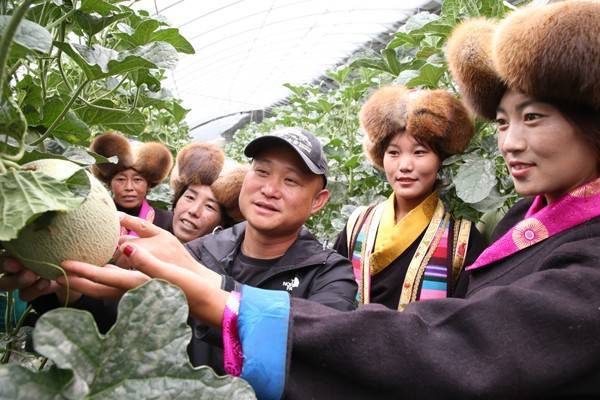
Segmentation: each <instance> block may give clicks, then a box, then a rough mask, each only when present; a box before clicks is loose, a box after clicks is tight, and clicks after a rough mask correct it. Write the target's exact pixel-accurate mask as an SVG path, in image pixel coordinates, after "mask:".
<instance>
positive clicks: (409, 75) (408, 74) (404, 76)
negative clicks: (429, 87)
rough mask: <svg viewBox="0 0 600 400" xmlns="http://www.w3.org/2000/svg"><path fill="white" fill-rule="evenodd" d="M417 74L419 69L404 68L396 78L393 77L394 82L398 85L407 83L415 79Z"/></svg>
mask: <svg viewBox="0 0 600 400" xmlns="http://www.w3.org/2000/svg"><path fill="white" fill-rule="evenodd" d="M418 76H419V71H415V70H413V69H405V70H404V71H402V72H400V73H399V74H398V76H397V77H396V79H394V83H396V84H398V85H407V84H408V82H410V81H412V80H413V79H416V78H417V77H418Z"/></svg>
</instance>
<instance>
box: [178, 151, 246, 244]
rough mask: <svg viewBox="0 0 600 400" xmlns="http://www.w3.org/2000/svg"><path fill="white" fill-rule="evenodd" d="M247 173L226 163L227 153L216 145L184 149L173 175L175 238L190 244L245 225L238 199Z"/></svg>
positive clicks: (235, 164) (242, 167)
mask: <svg viewBox="0 0 600 400" xmlns="http://www.w3.org/2000/svg"><path fill="white" fill-rule="evenodd" d="M247 170H248V168H247V167H246V166H243V165H240V164H237V163H234V162H233V161H230V160H225V155H224V154H223V150H221V149H220V148H219V147H218V146H216V145H214V144H210V143H192V144H190V145H187V146H186V147H184V148H183V149H182V150H181V151H180V152H179V154H178V155H177V162H176V163H175V168H174V169H173V173H172V174H171V187H172V188H173V190H174V192H175V197H174V200H173V234H174V235H175V236H177V238H178V239H179V240H180V241H182V242H189V241H190V240H193V239H196V238H198V237H201V236H204V235H206V234H208V233H211V232H213V231H214V230H215V229H217V228H228V227H230V226H231V225H233V224H234V223H237V222H240V221H242V220H243V219H244V218H243V216H242V214H241V212H240V208H239V205H238V198H239V195H240V189H241V187H242V182H243V181H244V176H245V175H246V172H247Z"/></svg>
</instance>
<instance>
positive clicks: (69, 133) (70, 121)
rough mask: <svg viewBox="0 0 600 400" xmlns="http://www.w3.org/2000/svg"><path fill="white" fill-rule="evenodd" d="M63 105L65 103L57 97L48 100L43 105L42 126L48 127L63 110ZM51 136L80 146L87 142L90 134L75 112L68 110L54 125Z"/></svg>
mask: <svg viewBox="0 0 600 400" xmlns="http://www.w3.org/2000/svg"><path fill="white" fill-rule="evenodd" d="M65 105H66V104H65V102H64V101H62V99H60V98H59V97H57V96H55V97H52V98H50V99H49V100H48V101H47V102H46V104H45V105H44V118H43V120H42V124H43V125H45V126H46V127H49V126H50V125H51V124H52V123H53V122H54V120H55V119H56V118H57V117H58V116H59V114H60V113H61V112H62V110H63V109H64V108H65ZM52 135H53V136H54V137H57V138H62V139H65V140H68V141H69V142H71V143H74V144H81V143H87V142H88V141H89V138H90V135H91V132H90V128H89V127H88V125H87V124H86V123H85V122H83V121H82V120H81V119H80V118H79V117H78V116H77V114H76V113H75V112H73V111H72V110H69V111H67V113H66V114H65V116H64V117H63V118H62V120H61V121H60V122H59V123H58V125H56V127H55V128H54V131H53V132H52Z"/></svg>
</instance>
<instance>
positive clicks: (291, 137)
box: [278, 131, 312, 154]
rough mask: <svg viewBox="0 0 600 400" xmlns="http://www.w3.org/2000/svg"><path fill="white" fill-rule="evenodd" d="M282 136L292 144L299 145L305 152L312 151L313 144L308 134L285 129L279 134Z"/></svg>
mask: <svg viewBox="0 0 600 400" xmlns="http://www.w3.org/2000/svg"><path fill="white" fill-rule="evenodd" d="M278 136H279V137H280V138H282V139H285V140H287V141H288V142H290V143H291V144H292V145H294V146H296V147H299V148H300V149H302V150H303V151H304V152H305V153H307V154H310V153H311V151H312V144H311V143H310V141H309V140H308V138H307V137H306V136H304V135H303V134H301V133H299V132H294V131H285V132H282V133H280V134H279V135H278Z"/></svg>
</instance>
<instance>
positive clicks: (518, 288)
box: [94, 0, 600, 399]
mask: <svg viewBox="0 0 600 400" xmlns="http://www.w3.org/2000/svg"><path fill="white" fill-rule="evenodd" d="M599 41H600V2H598V1H585V0H579V1H578V0H573V1H569V2H562V3H553V4H551V5H547V6H541V7H535V6H531V7H528V8H525V9H522V10H519V11H516V12H514V13H512V14H510V15H508V16H507V17H506V19H505V20H503V21H500V22H499V23H498V22H494V21H482V20H475V21H470V22H466V23H465V24H464V25H462V26H461V27H459V28H458V29H457V30H456V31H455V32H454V33H453V34H452V36H451V38H450V41H449V46H448V55H449V64H450V67H451V71H452V73H453V75H454V77H455V78H456V80H457V81H458V82H459V84H460V90H461V93H462V94H463V96H464V98H465V99H466V101H467V103H468V104H470V105H471V106H472V108H473V109H474V110H475V111H476V112H477V113H478V114H479V115H480V116H482V117H487V118H495V119H496V120H497V124H498V130H499V135H498V145H499V148H500V150H501V152H502V155H503V156H504V158H505V161H506V164H507V166H508V167H509V171H510V173H511V175H512V178H513V181H514V183H515V188H516V190H517V191H518V192H519V193H520V194H522V195H524V196H527V197H528V198H527V199H524V200H523V201H522V202H520V203H518V204H517V205H516V206H514V207H513V208H512V209H511V210H510V211H509V212H508V214H507V215H506V216H505V218H504V219H503V220H502V221H501V222H500V224H499V225H498V226H497V228H496V231H495V241H494V242H493V243H492V245H491V246H490V247H488V248H487V249H486V250H485V251H484V252H483V253H482V254H481V255H480V256H479V258H478V259H477V261H476V262H475V263H474V264H473V265H471V266H469V267H467V270H468V271H469V274H470V275H469V283H468V290H467V293H466V296H465V298H464V299H461V298H449V299H441V300H436V301H419V302H413V303H411V304H409V305H408V306H407V307H406V309H405V310H404V311H403V312H401V313H399V312H396V311H393V310H389V309H387V308H385V307H383V306H381V305H377V304H369V305H365V306H363V307H361V308H359V309H358V310H356V311H353V312H339V311H336V310H333V309H331V308H328V307H324V306H322V305H319V304H316V303H313V302H309V301H306V300H302V299H290V297H289V295H288V294H287V293H284V292H276V291H266V290H261V289H257V288H252V287H247V286H242V287H241V288H240V290H239V291H238V292H231V293H227V292H224V291H220V290H218V289H215V288H214V285H213V284H212V283H211V282H209V281H208V280H207V279H204V278H202V277H201V276H199V275H198V274H195V273H193V272H191V271H188V270H186V269H183V268H176V267H175V266H174V265H173V264H169V263H166V262H163V261H161V260H158V259H157V258H155V257H154V256H152V255H151V254H150V253H149V252H148V251H147V250H145V249H144V248H140V247H136V246H135V244H133V243H130V244H126V245H124V246H123V250H125V251H126V252H127V254H128V257H129V259H130V261H131V262H132V263H134V264H135V265H136V266H137V267H138V270H140V271H143V272H144V273H146V274H149V275H151V276H153V277H161V278H165V279H167V280H169V281H171V282H172V283H175V284H177V285H179V286H180V287H181V288H182V289H183V290H184V291H185V293H186V296H187V299H188V302H189V305H190V313H191V314H192V315H194V316H195V317H197V318H200V319H203V320H205V321H207V322H209V323H211V324H214V325H216V326H223V331H224V332H225V337H224V344H225V349H226V353H225V355H226V359H227V360H228V361H229V362H230V364H228V365H229V368H230V370H231V371H235V370H241V376H242V377H244V378H246V379H247V380H248V381H249V382H250V384H251V385H252V386H253V387H254V389H255V391H256V392H257V394H258V396H259V397H260V398H263V399H275V398H280V397H281V396H284V395H285V396H286V398H290V399H294V398H300V399H304V398H327V399H333V398H345V399H354V398H413V399H434V398H446V399H534V398H535V399H540V398H553V399H557V398H563V399H566V398H570V399H573V398H579V399H583V398H587V399H597V398H600V341H599V339H598V338H599V337H600V290H599V288H600V266H599V261H598V260H600V180H599V171H598V165H599V161H600V42H599ZM101 270H104V268H102V269H101ZM126 272H129V271H126ZM94 273H95V272H94ZM107 278H108V277H107ZM103 283H106V284H110V280H108V279H106V280H104V281H103ZM113 284H114V283H113ZM365 326H368V327H369V329H365ZM264 343H268V344H269V345H268V346H264ZM227 349H228V350H227Z"/></svg>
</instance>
